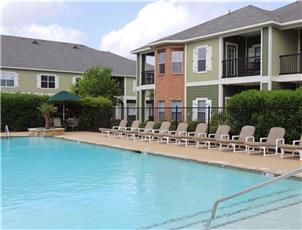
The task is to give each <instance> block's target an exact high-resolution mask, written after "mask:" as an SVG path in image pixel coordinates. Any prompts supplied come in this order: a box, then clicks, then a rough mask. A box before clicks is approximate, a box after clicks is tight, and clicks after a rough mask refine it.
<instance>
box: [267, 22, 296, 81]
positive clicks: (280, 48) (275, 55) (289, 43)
mask: <svg viewBox="0 0 302 230" xmlns="http://www.w3.org/2000/svg"><path fill="white" fill-rule="evenodd" d="M298 40H299V39H298V31H297V30H279V29H277V28H273V29H272V75H273V76H277V75H279V72H280V58H279V56H280V55H286V54H295V53H298Z"/></svg>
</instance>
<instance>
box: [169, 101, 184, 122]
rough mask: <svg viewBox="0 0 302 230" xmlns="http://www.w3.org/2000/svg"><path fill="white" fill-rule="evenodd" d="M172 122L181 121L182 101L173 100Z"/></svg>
mask: <svg viewBox="0 0 302 230" xmlns="http://www.w3.org/2000/svg"><path fill="white" fill-rule="evenodd" d="M171 112H172V120H173V121H179V120H181V119H182V116H181V112H182V101H180V100H174V101H172V111H171Z"/></svg>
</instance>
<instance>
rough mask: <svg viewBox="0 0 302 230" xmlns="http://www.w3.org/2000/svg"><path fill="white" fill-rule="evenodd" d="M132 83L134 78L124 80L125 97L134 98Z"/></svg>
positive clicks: (134, 92)
mask: <svg viewBox="0 0 302 230" xmlns="http://www.w3.org/2000/svg"><path fill="white" fill-rule="evenodd" d="M134 81H136V78H134V77H126V78H125V86H126V90H125V91H126V96H135V95H136V90H135V89H134V88H133V84H134V83H133V82H134Z"/></svg>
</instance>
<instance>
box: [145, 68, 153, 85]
mask: <svg viewBox="0 0 302 230" xmlns="http://www.w3.org/2000/svg"><path fill="white" fill-rule="evenodd" d="M151 84H154V70H147V71H143V72H142V85H151Z"/></svg>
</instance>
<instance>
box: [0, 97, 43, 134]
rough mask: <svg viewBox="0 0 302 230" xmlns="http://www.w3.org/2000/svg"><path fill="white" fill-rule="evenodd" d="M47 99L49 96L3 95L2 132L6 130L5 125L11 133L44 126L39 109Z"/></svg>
mask: <svg viewBox="0 0 302 230" xmlns="http://www.w3.org/2000/svg"><path fill="white" fill-rule="evenodd" d="M47 99H48V96H40V95H33V94H21V93H15V94H12V93H1V130H2V131H3V130H4V127H5V125H8V127H9V129H10V130H11V131H23V130H27V129H28V128H30V127H42V126H44V121H43V118H42V116H41V114H40V112H39V111H38V110H37V107H38V106H39V105H40V104H42V103H43V102H46V101H47Z"/></svg>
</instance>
